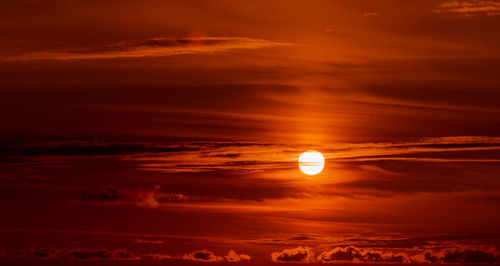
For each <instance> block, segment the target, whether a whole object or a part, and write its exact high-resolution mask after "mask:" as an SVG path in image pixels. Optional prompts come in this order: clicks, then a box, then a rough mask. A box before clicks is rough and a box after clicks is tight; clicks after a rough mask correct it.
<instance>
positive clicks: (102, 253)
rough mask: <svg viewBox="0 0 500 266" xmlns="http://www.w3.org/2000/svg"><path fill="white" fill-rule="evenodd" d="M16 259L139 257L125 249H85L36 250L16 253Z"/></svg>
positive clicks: (123, 258) (118, 258)
mask: <svg viewBox="0 0 500 266" xmlns="http://www.w3.org/2000/svg"><path fill="white" fill-rule="evenodd" d="M16 253H17V254H18V257H27V258H40V259H70V260H71V259H74V260H138V259H140V257H139V256H137V255H135V254H134V253H133V252H131V251H128V250H125V249H115V250H110V249H87V248H37V249H28V250H20V251H16Z"/></svg>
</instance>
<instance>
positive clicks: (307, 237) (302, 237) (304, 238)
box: [288, 234, 315, 241]
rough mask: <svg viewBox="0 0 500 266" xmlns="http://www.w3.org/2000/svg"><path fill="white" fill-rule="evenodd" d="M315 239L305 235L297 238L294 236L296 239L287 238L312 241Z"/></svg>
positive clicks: (293, 238)
mask: <svg viewBox="0 0 500 266" xmlns="http://www.w3.org/2000/svg"><path fill="white" fill-rule="evenodd" d="M314 239H315V238H314V237H311V236H309V235H305V234H301V235H299V236H296V237H292V238H289V239H288V240H299V241H301V240H314Z"/></svg>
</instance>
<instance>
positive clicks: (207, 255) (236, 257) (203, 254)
mask: <svg viewBox="0 0 500 266" xmlns="http://www.w3.org/2000/svg"><path fill="white" fill-rule="evenodd" d="M182 259H184V260H192V261H203V262H222V261H227V262H238V261H242V260H250V259H251V257H250V256H249V255H246V254H238V253H236V251H234V250H230V251H229V252H228V253H227V255H225V256H217V255H215V254H214V253H213V252H212V251H209V250H206V249H202V250H196V251H193V252H191V253H189V254H185V255H183V256H182Z"/></svg>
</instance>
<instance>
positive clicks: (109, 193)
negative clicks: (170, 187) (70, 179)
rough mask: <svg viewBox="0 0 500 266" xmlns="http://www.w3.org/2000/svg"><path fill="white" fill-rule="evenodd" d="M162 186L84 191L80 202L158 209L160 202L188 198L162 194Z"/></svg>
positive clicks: (180, 195)
mask: <svg viewBox="0 0 500 266" xmlns="http://www.w3.org/2000/svg"><path fill="white" fill-rule="evenodd" d="M160 189H161V188H160V186H155V187H154V188H150V189H136V190H122V189H117V188H106V189H103V190H84V191H82V192H81V196H80V201H81V202H87V203H93V204H134V205H136V206H140V207H151V208H155V207H158V205H159V204H160V200H164V201H169V202H173V201H174V202H175V201H184V200H186V199H187V198H188V197H186V196H185V195H183V194H181V193H162V192H161V191H160Z"/></svg>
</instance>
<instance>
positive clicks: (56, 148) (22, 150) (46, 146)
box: [0, 141, 200, 156]
mask: <svg viewBox="0 0 500 266" xmlns="http://www.w3.org/2000/svg"><path fill="white" fill-rule="evenodd" d="M0 147H1V149H0V155H4V156H44V155H47V156H113V155H129V154H139V153H141V154H142V153H169V152H186V151H193V150H198V149H199V148H200V146H195V145H189V144H186V145H183V144H182V143H176V144H169V143H125V142H123V143H110V142H99V141H89V142H87V141H67V142H65V141H54V142H50V141H49V142H30V143H15V142H13V143H2V144H0Z"/></svg>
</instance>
